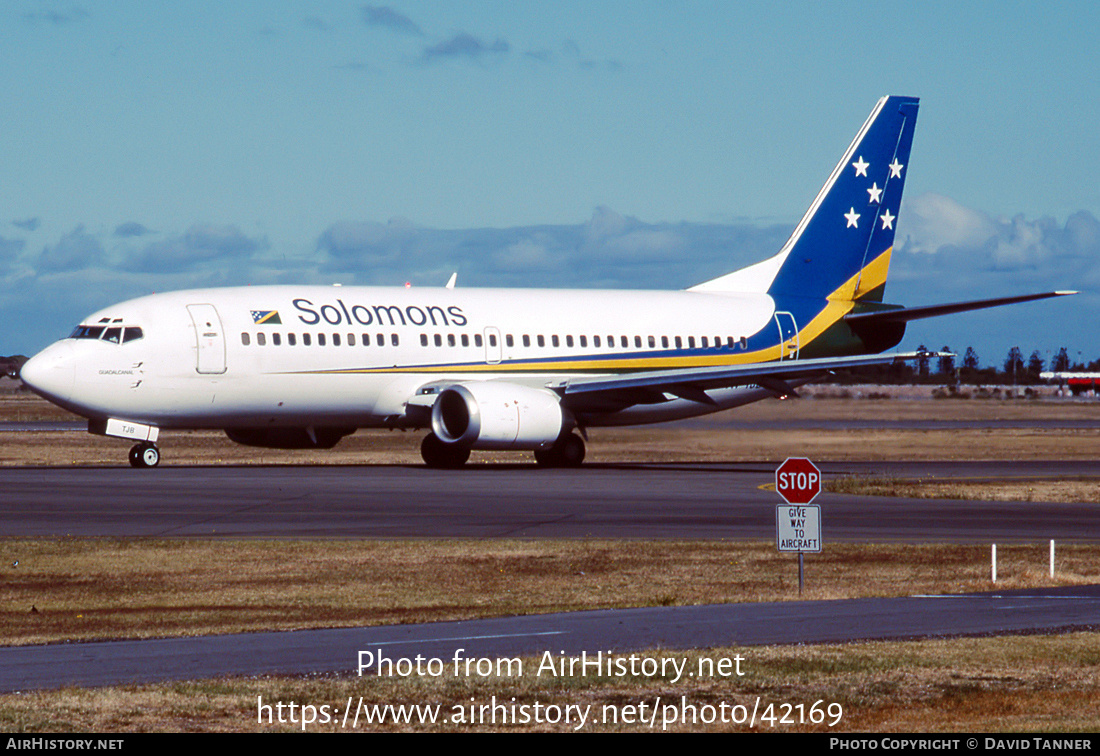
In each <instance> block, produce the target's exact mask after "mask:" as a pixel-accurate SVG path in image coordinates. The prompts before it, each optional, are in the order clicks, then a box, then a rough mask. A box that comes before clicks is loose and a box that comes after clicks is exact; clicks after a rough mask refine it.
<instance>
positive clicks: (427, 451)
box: [420, 433, 470, 470]
mask: <svg viewBox="0 0 1100 756" xmlns="http://www.w3.org/2000/svg"><path fill="white" fill-rule="evenodd" d="M420 456H421V457H423V458H424V464H426V465H427V466H428V467H430V468H432V469H433V470H457V469H458V468H460V467H462V466H463V465H464V464H466V460H468V459H469V458H470V450H469V449H467V448H466V447H464V446H456V445H454V444H445V443H443V442H442V441H440V440H439V438H438V437H437V436H436V435H435V434H434V433H429V434H428V435H427V436H425V437H424V440H423V441H421V442H420Z"/></svg>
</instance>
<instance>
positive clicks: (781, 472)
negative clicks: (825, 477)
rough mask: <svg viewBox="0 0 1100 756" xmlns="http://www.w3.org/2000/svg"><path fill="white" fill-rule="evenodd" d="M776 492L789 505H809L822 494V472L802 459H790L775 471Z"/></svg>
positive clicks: (808, 461) (811, 463)
mask: <svg viewBox="0 0 1100 756" xmlns="http://www.w3.org/2000/svg"><path fill="white" fill-rule="evenodd" d="M775 490H776V491H778V492H779V495H780V496H782V497H783V500H784V501H786V502H787V503H788V504H809V503H810V502H811V501H813V500H814V499H815V498H817V495H818V494H819V493H821V470H818V469H817V465H815V464H814V463H813V462H811V461H810V460H808V459H804V458H802V457H789V458H788V459H787V461H786V462H784V463H783V464H781V465H780V466H779V469H777V470H776V471H775Z"/></svg>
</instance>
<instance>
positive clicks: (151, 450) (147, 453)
mask: <svg viewBox="0 0 1100 756" xmlns="http://www.w3.org/2000/svg"><path fill="white" fill-rule="evenodd" d="M158 464H160V449H158V448H157V445H156V444H152V443H149V442H148V441H145V442H143V443H140V444H134V445H133V446H132V447H130V467H156V466H157V465H158Z"/></svg>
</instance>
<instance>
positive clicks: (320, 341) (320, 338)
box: [317, 333, 325, 346]
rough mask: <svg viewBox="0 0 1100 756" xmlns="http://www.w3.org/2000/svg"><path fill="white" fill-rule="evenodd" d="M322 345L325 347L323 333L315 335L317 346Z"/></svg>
mask: <svg viewBox="0 0 1100 756" xmlns="http://www.w3.org/2000/svg"><path fill="white" fill-rule="evenodd" d="M324 345H325V334H323V333H319V334H317V346H324Z"/></svg>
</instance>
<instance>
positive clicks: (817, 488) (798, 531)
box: [775, 457, 821, 554]
mask: <svg viewBox="0 0 1100 756" xmlns="http://www.w3.org/2000/svg"><path fill="white" fill-rule="evenodd" d="M775 490H776V491H777V492H778V493H779V495H780V496H782V497H783V499H784V501H786V502H787V503H786V504H780V505H779V506H777V507H776V508H775V539H776V546H777V547H778V549H779V551H797V552H799V553H811V554H819V553H821V507H820V506H819V505H817V504H810V502H811V501H813V500H814V499H816V498H817V495H818V494H819V493H821V471H820V470H819V469H818V468H817V465H815V464H814V463H813V462H811V461H810V460H808V459H805V458H802V457H791V458H789V459H787V461H786V462H784V463H783V464H781V465H780V466H779V468H778V469H777V470H776V471H775Z"/></svg>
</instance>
